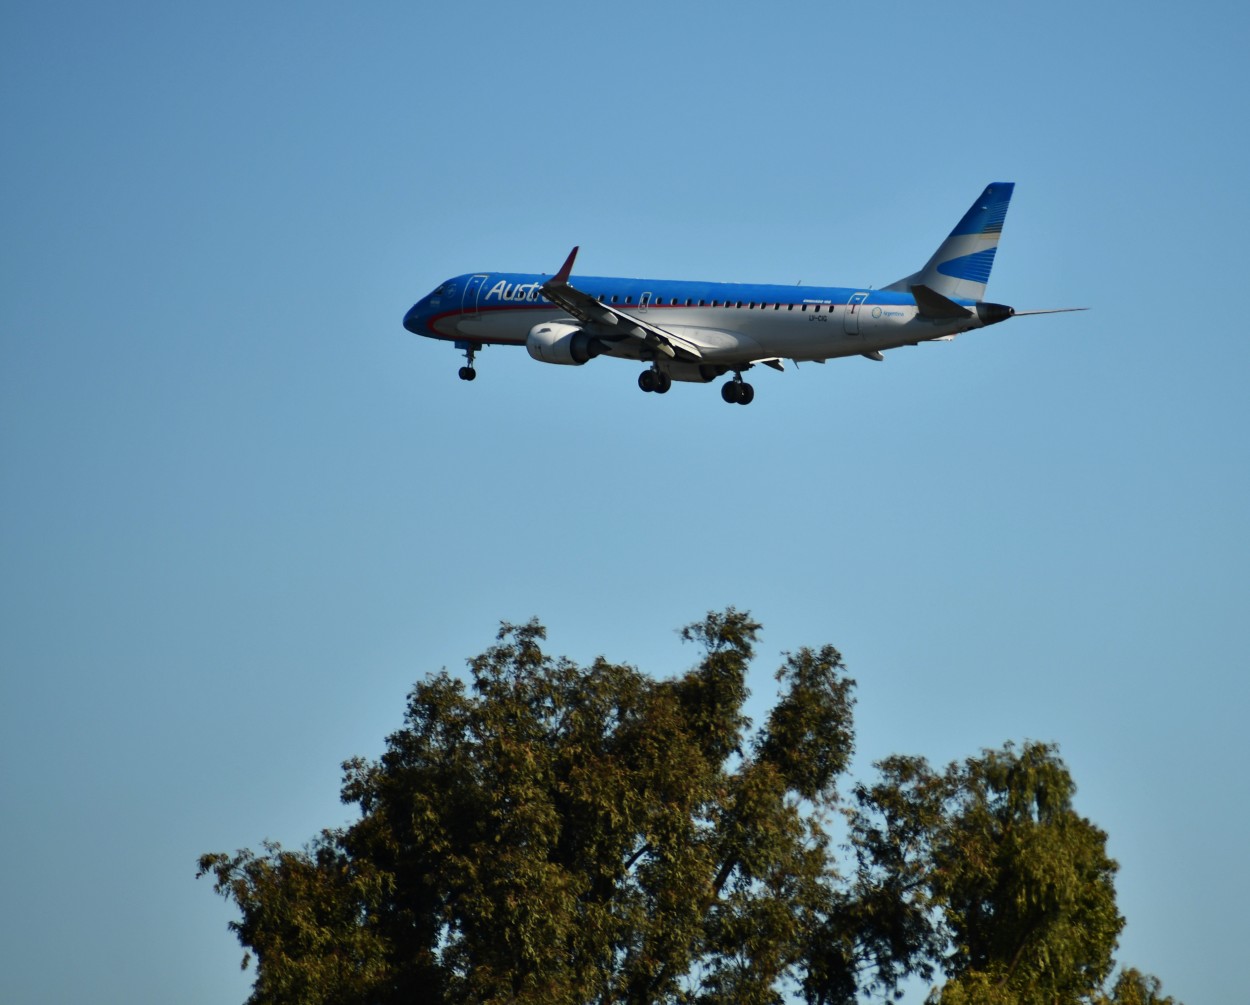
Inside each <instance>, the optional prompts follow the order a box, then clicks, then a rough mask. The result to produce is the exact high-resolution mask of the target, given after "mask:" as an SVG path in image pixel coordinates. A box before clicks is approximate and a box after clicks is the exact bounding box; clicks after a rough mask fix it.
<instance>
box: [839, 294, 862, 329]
mask: <svg viewBox="0 0 1250 1005" xmlns="http://www.w3.org/2000/svg"><path fill="white" fill-rule="evenodd" d="M867 299H868V294H867V293H853V294H851V299H850V300H848V301H847V302H846V313H845V314H843V315H842V326H843V329H844V330H845V331H846V333H847V334H848V335H858V334H859V316H860V314H862V313H863V308H864V301H865V300H867Z"/></svg>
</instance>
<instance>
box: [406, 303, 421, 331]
mask: <svg viewBox="0 0 1250 1005" xmlns="http://www.w3.org/2000/svg"><path fill="white" fill-rule="evenodd" d="M420 307H421V305H420V304H413V305H412V306H411V307H409V308H408V313H407V314H405V315H404V327H405V328H407V329H408V330H409V331H410V332H412V333H413V334H414V335H420V334H421V311H420Z"/></svg>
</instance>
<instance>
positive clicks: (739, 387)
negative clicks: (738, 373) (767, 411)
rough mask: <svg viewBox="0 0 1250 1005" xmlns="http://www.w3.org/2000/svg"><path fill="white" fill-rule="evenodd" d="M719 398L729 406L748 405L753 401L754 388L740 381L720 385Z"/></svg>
mask: <svg viewBox="0 0 1250 1005" xmlns="http://www.w3.org/2000/svg"><path fill="white" fill-rule="evenodd" d="M720 396H721V397H722V398H724V399H725V401H727V402H729V404H731V405H749V404H751V402H752V401H754V400H755V388H753V387H752V386H751V385H750V384H748V383H746V382H745V381H742V380H731V381H729V382H728V383H725V384H722V385H721V389H720Z"/></svg>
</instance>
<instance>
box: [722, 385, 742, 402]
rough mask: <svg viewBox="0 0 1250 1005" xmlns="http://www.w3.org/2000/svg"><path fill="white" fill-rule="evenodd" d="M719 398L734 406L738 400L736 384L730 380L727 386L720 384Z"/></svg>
mask: <svg viewBox="0 0 1250 1005" xmlns="http://www.w3.org/2000/svg"><path fill="white" fill-rule="evenodd" d="M720 396H721V397H722V398H723V399H724V400H725V401H726V402H728V403H729V404H730V405H732V404H734V402H736V401H737V400H738V382H737V381H736V380H731V381H729V382H728V383H727V384H722V385H721V388H720Z"/></svg>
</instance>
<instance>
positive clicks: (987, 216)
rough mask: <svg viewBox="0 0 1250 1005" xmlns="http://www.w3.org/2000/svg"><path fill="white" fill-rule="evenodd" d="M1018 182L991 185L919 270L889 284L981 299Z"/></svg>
mask: <svg viewBox="0 0 1250 1005" xmlns="http://www.w3.org/2000/svg"><path fill="white" fill-rule="evenodd" d="M1015 187H1016V186H1015V183H1014V182H1009V181H996V182H993V183H992V184H990V185H987V186H986V188H985V191H984V192H982V193H981V195H980V196H979V197H978V198H977V201H976V202H974V203H973V204H972V206H971V208H970V209H969V210H968V212H966V213H965V214H964V217H963V219H962V220H960V221H959V223H958V224H956V225H955V229H954V230H952V231H951V232H950V236H949V237H948V238H947V239H946V240H945V241H943V242H942V246H941V247H940V248H938V250H937V251H936V252H934V254H933V257H932V258H930V259H929V263H928V264H927V265H926V266H925V267H924V268H923V269H921V270H920V271H919V272H913V273H912V274H911V275H910V276H908V277H906V278H905V279H900V280H898V282H895V283H891V284H890V285H889V286H887V287H885V288H886V289H887V290H893V291H896V292H901V293H908V292H910V290H911V287H913V286H927V287H929V289H931V290H936V291H937V292H938V293H940V294H942V296H944V297H952V298H963V299H968V300H981V299H983V298H984V297H985V286H986V284H987V283H988V282H989V281H990V268H991V267H992V266H993V265H994V252H995V251H997V250H998V235H999V234H1000V233H1002V229H1003V220H1005V219H1006V217H1007V204H1008V203H1009V202H1011V193H1012V191H1013V190H1014V189H1015Z"/></svg>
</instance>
